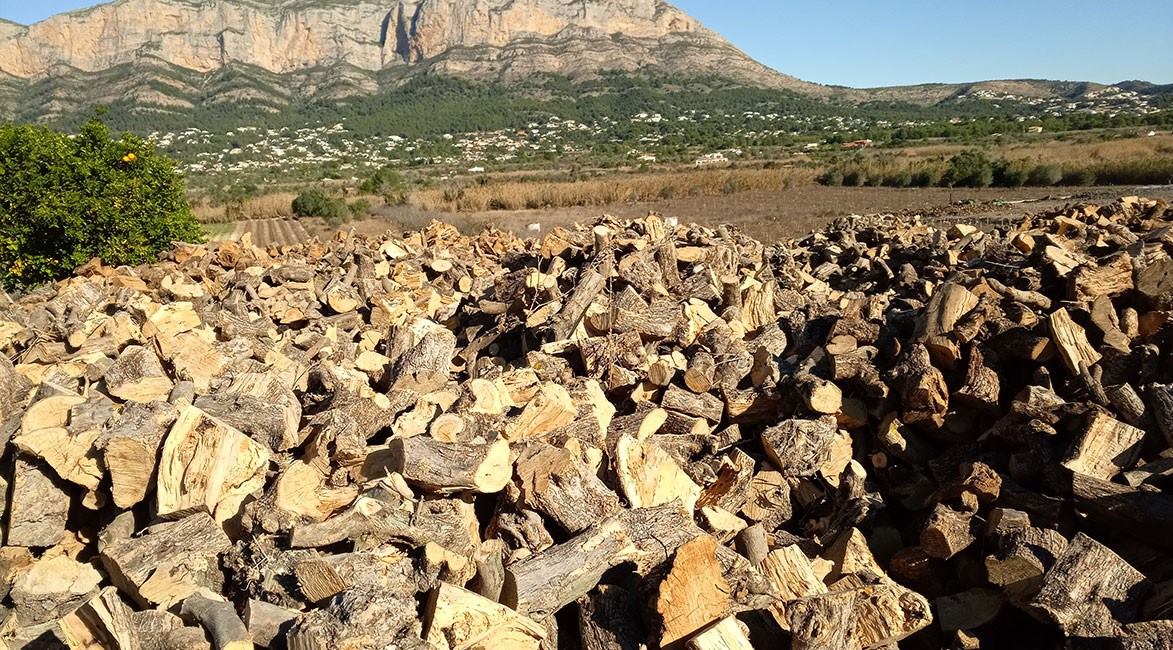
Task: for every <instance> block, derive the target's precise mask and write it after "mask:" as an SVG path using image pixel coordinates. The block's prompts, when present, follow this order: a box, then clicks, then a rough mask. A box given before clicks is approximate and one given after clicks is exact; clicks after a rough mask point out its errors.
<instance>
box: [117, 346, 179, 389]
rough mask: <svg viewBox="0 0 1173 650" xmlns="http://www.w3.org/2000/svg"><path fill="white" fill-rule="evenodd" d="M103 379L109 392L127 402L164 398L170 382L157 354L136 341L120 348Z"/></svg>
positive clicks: (171, 385) (170, 386) (170, 385)
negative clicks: (120, 352)
mask: <svg viewBox="0 0 1173 650" xmlns="http://www.w3.org/2000/svg"><path fill="white" fill-rule="evenodd" d="M103 379H104V380H105V382H106V389H107V390H108V391H109V392H110V394H111V395H113V396H114V397H117V398H118V399H121V400H125V401H127V402H154V401H157V400H165V399H167V395H168V394H170V393H171V388H172V387H173V386H174V384H173V383H172V382H171V379H170V378H169V377H168V376H167V374H166V372H164V370H163V364H162V363H160V362H159V356H158V355H157V354H155V353H154V351H152V350H149V349H147V348H144V347H142V346H138V345H132V346H130V347H128V348H126V349H125V350H123V351H122V354H121V355H119V357H118V360H117V361H115V362H114V365H112V366H110V368H109V369H108V370H107V371H106V374H105V375H104V376H103Z"/></svg>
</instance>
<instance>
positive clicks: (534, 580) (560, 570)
mask: <svg viewBox="0 0 1173 650" xmlns="http://www.w3.org/2000/svg"><path fill="white" fill-rule="evenodd" d="M630 544H631V539H630V537H629V534H628V531H627V530H626V528H625V526H624V524H623V521H622V520H621V519H619V518H617V517H613V518H610V519H605V520H603V521H602V522H600V523H598V524H596V525H595V526H592V527H591V528H590V529H588V530H586V531H584V532H582V533H580V534H579V535H577V536H575V537H574V538H572V539H570V540H569V541H567V542H565V543H563V544H559V545H556V546H553V547H551V548H549V549H547V550H545V551H543V552H541V553H538V554H537V555H533V556H531V557H529V558H527V559H524V560H521V561H520V562H516V563H514V564H512V565H510V566H508V567H506V568H505V587H504V590H503V591H502V593H501V598H502V601H501V602H503V603H504V604H506V605H508V606H509V607H512V608H513V609H515V610H517V611H519V612H521V613H522V614H527V615H529V616H530V617H532V618H535V619H542V618H545V617H546V616H550V615H552V614H554V613H555V612H557V611H558V610H560V609H562V608H563V607H565V606H566V605H568V604H569V603H572V602H574V601H576V600H578V599H579V598H582V597H583V596H584V595H586V593H587V592H589V591H590V590H591V589H593V588H594V586H595V585H597V584H598V583H599V580H600V579H602V577H603V574H604V573H606V572H607V571H608V570H609V569H611V568H612V567H613V566H616V565H618V564H619V563H621V562H622V557H623V555H624V553H625V552H627V550H628V548H629V547H630Z"/></svg>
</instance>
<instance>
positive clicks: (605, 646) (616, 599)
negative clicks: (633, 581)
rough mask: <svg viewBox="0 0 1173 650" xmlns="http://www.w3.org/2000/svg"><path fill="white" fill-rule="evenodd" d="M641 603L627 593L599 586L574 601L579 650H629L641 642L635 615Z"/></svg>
mask: <svg viewBox="0 0 1173 650" xmlns="http://www.w3.org/2000/svg"><path fill="white" fill-rule="evenodd" d="M641 608H642V603H640V601H639V599H638V598H637V597H636V595H635V593H633V592H632V591H631V590H628V589H625V588H623V587H620V586H617V585H608V584H603V585H599V586H598V588H597V589H595V590H593V591H591V592H590V593H589V594H587V595H586V596H583V597H582V598H580V599H579V601H578V612H579V613H578V630H579V637H580V643H581V645H582V650H629V649H630V648H638V647H640V646H641V645H643V644H644V643H645V639H646V638H647V633H646V632H645V631H644V625H643V620H642V619H641V617H640V615H639V613H640V611H641Z"/></svg>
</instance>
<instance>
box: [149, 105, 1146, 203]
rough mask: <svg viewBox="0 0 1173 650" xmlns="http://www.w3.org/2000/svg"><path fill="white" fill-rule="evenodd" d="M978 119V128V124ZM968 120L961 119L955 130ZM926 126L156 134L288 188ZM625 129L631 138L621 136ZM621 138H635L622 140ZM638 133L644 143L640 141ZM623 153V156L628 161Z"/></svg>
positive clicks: (635, 123) (199, 162) (676, 123)
mask: <svg viewBox="0 0 1173 650" xmlns="http://www.w3.org/2000/svg"><path fill="white" fill-rule="evenodd" d="M956 101H959V102H968V101H985V102H993V103H994V106H995V107H997V106H998V105H999V104H998V103H999V102H1015V103H1017V104H1018V105H1026V106H1029V107H1031V109H1032V114H1028V115H1020V116H1018V117H1017V118H1016V119H1017V120H1018V121H1019V122H1020V123H1023V124H1024V126H1023V130H1022V132H1023V133H1040V132H1042V131H1043V128H1042V127H1041V126H1036V125H1032V124H1030V123H1032V122H1037V121H1040V120H1042V119H1045V118H1048V117H1062V116H1065V115H1070V114H1072V113H1087V114H1105V115H1112V114H1114V113H1115V112H1121V111H1128V112H1131V113H1139V114H1150V113H1155V112H1158V111H1159V109H1158V108H1157V107H1154V106H1152V105H1150V103H1149V101H1148V99H1147V98H1145V97H1144V96H1142V95H1139V94H1138V93H1135V92H1131V91H1125V90H1122V89H1120V88H1116V87H1110V88H1106V89H1104V90H1101V91H1098V92H1094V93H1089V94H1088V96H1087V98H1086V99H1082V100H1080V101H1067V100H1057V99H1039V98H1031V97H1021V96H1016V95H1012V94H996V93H992V92H989V91H978V92H974V93H972V94H969V95H961V96H959V97H957V98H956ZM971 119H973V118H971ZM964 121H965V120H962V119H960V118H955V119H954V120H952V122H953V123H955V124H957V123H962V122H964ZM925 124H927V123H926V122H901V123H894V122H888V121H884V120H864V119H860V118H855V117H844V116H838V115H824V116H809V115H797V114H781V113H760V112H754V111H747V112H744V113H741V114H725V113H715V114H710V113H702V112H698V111H687V112H684V113H683V114H680V115H677V116H673V117H667V116H664V115H662V114H660V113H654V112H640V113H637V114H634V115H632V116H630V118H629V119H628V120H627V123H626V124H621V122H620V121H618V120H613V119H610V118H603V119H602V120H600V121H598V122H593V123H589V124H587V123H581V122H576V121H574V120H569V119H560V118H558V117H556V116H551V117H549V118H547V119H545V120H544V121H540V122H531V123H529V124H527V125H525V127H524V128H519V129H516V130H500V131H489V132H477V133H461V134H451V133H449V134H441V135H439V136H433V137H429V138H405V137H402V136H398V135H388V136H385V137H382V138H369V137H364V138H360V137H357V136H355V135H354V134H352V133H351V132H350V131H349V130H348V129H347V126H346V124H345V123H344V122H343V123H337V124H331V125H320V126H313V127H304V128H296V129H295V128H281V129H262V128H259V127H254V126H240V127H238V128H235V129H233V130H231V131H228V132H226V133H211V132H209V131H205V130H201V129H198V128H191V129H186V130H183V131H178V132H168V133H153V134H151V136H150V137H151V139H152V140H153V141H154V142H155V144H156V145H157V146H158V147H159V148H160V149H162V150H164V151H166V152H168V153H170V154H172V155H174V156H175V157H176V158H178V159H179V160H181V161H182V163H183V165H182V171H183V172H185V173H186V174H188V175H189V176H208V177H221V176H228V175H237V174H245V173H252V174H254V175H259V176H260V177H261V178H262V179H263V180H270V179H272V180H276V179H285V178H288V177H289V176H290V175H291V174H295V173H296V172H297V171H298V170H299V169H300V170H302V171H307V170H321V169H330V170H332V171H333V173H334V174H336V175H337V176H338V177H339V178H360V177H363V176H365V175H367V174H369V173H370V172H371V171H372V170H374V169H379V168H382V167H386V166H393V167H394V166H401V167H430V168H435V169H438V170H441V173H443V174H445V176H446V177H447V176H451V175H463V174H469V175H476V174H483V173H486V172H487V171H489V170H491V169H493V168H494V167H501V166H507V165H516V164H518V163H521V162H525V161H532V160H539V159H542V158H543V157H545V158H552V157H559V156H566V155H572V154H584V153H590V152H591V151H592V148H593V147H597V146H598V144H599V143H604V144H607V145H612V146H616V147H625V148H626V149H625V150H626V155H625V156H624V158H625V159H626V160H627V161H628V162H629V163H630V164H632V165H637V166H638V165H651V164H657V163H663V162H665V160H664V159H665V151H666V150H667V151H670V152H671V153H673V154H674V155H673V158H674V160H675V161H676V162H677V163H682V162H683V163H685V164H688V163H689V162H690V161H691V165H692V166H694V167H697V168H705V167H719V166H723V165H728V164H730V163H732V162H734V161H736V160H737V159H738V158H740V157H741V156H742V155H743V151H742V149H741V148H738V147H729V148H724V149H716V150H710V151H704V150H702V151H694V152H692V157H686V158H683V159H682V157H681V155H680V154H679V152H678V148H673V147H669V146H668V143H673V142H679V141H680V140H681V139H682V136H683V135H684V134H685V133H686V132H687V131H686V130H687V129H690V128H695V127H697V126H698V125H709V126H713V127H715V128H718V129H719V130H720V133H721V134H722V136H723V137H724V138H725V139H727V140H729V141H735V142H759V141H771V140H783V139H785V140H790V141H797V144H795V145H794V146H793V148H794V150H795V151H796V152H797V153H799V154H801V153H805V152H813V151H816V150H820V149H826V148H838V149H846V150H850V149H866V148H870V147H873V146H877V145H878V144H879V143H876V142H873V141H872V140H870V139H862V140H851V141H844V140H843V138H842V135H843V134H849V133H858V132H860V131H863V130H867V129H873V128H879V129H890V128H896V127H902V126H911V127H915V126H923V125H925ZM620 127H623V128H620ZM620 133H622V134H624V135H625V136H626V139H625V138H624V137H620V136H619V134H620ZM632 133H635V134H636V136H635V137H634V138H633V137H632V136H631V134H632ZM622 150H624V149H621V151H622Z"/></svg>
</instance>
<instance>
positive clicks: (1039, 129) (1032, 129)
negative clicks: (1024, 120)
mask: <svg viewBox="0 0 1173 650" xmlns="http://www.w3.org/2000/svg"><path fill="white" fill-rule="evenodd" d="M1026 132H1027V133H1042V132H1043V127H1041V126H1028V127H1027V128H1026Z"/></svg>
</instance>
